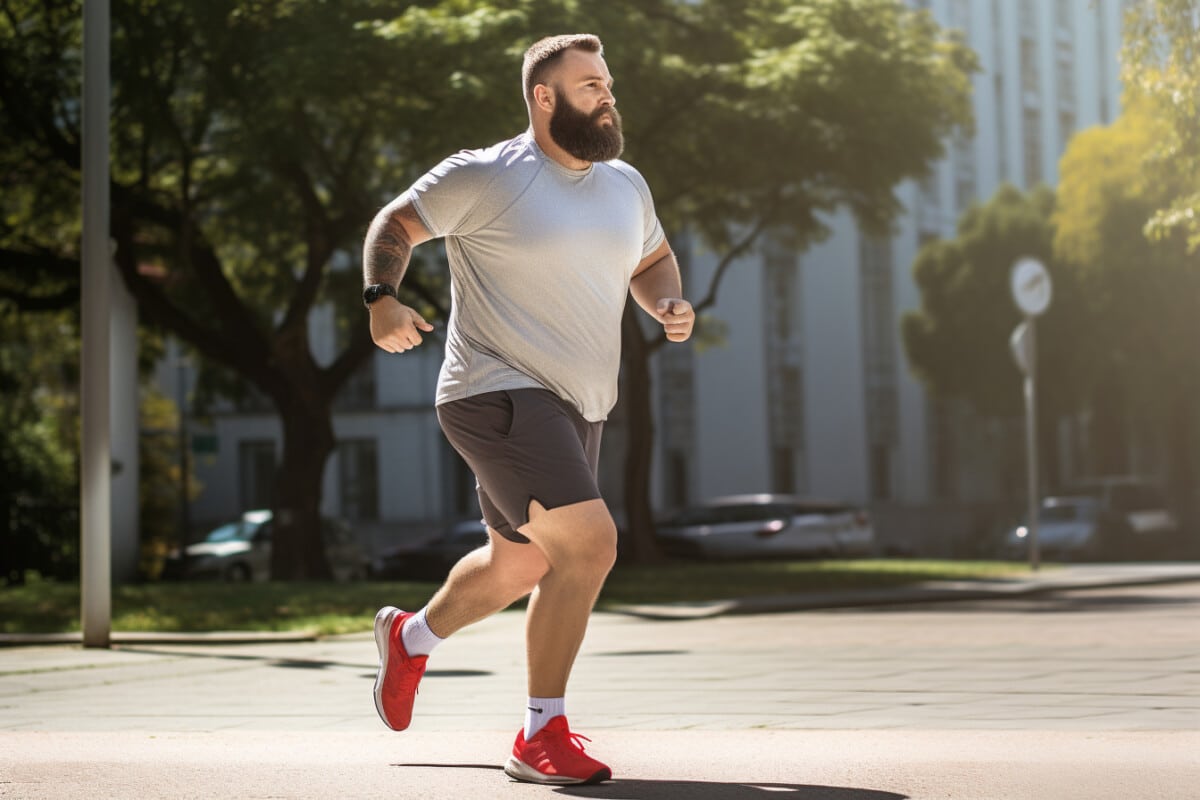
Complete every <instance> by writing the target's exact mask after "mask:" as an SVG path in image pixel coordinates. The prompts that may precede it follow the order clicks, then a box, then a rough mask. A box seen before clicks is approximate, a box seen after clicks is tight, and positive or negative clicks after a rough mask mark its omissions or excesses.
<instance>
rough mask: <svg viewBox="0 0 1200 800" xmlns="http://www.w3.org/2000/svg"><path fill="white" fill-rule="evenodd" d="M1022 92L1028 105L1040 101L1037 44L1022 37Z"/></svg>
mask: <svg viewBox="0 0 1200 800" xmlns="http://www.w3.org/2000/svg"><path fill="white" fill-rule="evenodd" d="M1021 90H1022V91H1023V92H1024V93H1025V102H1026V103H1030V102H1033V103H1036V102H1037V101H1038V65H1037V42H1035V41H1034V40H1033V39H1027V38H1025V37H1021Z"/></svg>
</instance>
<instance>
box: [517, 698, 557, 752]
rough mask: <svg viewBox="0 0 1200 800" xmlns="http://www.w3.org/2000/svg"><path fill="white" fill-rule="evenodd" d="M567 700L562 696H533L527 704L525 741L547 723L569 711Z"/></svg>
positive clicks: (535, 734)
mask: <svg viewBox="0 0 1200 800" xmlns="http://www.w3.org/2000/svg"><path fill="white" fill-rule="evenodd" d="M566 706H567V701H566V699H565V698H562V697H531V698H529V702H528V703H526V704H525V741H527V742H528V741H529V740H530V739H532V738H533V737H534V736H537V732H538V731H540V730H541V729H542V728H544V727H545V726H546V723H547V722H549V721H550V720H552V719H554V718H555V717H557V716H559V715H560V714H565V713H567V710H566Z"/></svg>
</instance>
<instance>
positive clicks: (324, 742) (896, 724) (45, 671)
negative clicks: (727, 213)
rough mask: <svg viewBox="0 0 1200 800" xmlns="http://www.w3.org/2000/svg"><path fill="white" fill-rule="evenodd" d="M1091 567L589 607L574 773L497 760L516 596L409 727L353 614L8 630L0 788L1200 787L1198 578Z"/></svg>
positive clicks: (927, 793)
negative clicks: (935, 599)
mask: <svg viewBox="0 0 1200 800" xmlns="http://www.w3.org/2000/svg"><path fill="white" fill-rule="evenodd" d="M1123 574H1124V575H1125V577H1129V576H1130V573H1128V572H1126V573H1123ZM1182 576H1183V573H1182V571H1176V572H1175V573H1173V575H1172V576H1168V577H1170V580H1172V581H1181V580H1183V577H1182ZM1060 577H1061V576H1060ZM1143 577H1145V576H1143ZM1164 579H1166V578H1164ZM1087 586H1089V587H1090V588H1077V589H1073V590H1059V591H1057V592H1049V591H1047V592H1043V593H1040V594H1029V593H1017V594H1013V595H1011V596H1009V597H1001V598H992V599H988V600H963V601H962V602H958V603H938V604H919V605H892V606H887V607H880V608H875V609H871V610H862V609H840V610H821V611H807V612H792V613H778V614H770V615H741V616H738V615H727V616H721V617H717V618H702V619H693V620H683V621H675V622H661V621H653V620H646V619H642V618H638V617H632V616H626V615H617V614H598V615H597V616H596V617H595V618H594V621H593V624H592V626H591V629H590V631H589V635H588V639H587V641H586V642H585V643H584V648H583V651H582V652H581V655H580V659H579V662H578V664H577V667H576V671H575V675H574V677H573V680H572V688H571V692H570V696H569V698H568V714H569V716H570V717H571V720H572V722H573V724H574V725H575V726H576V727H577V728H578V729H579V730H580V731H582V732H584V733H586V734H587V735H588V736H590V737H591V738H592V739H593V740H594V742H593V743H592V744H591V745H589V751H590V752H593V753H595V754H596V755H597V756H598V757H600V758H602V759H606V760H608V761H609V762H610V763H611V764H612V766H613V767H614V773H615V775H616V780H615V781H613V782H612V783H609V784H605V785H602V786H597V787H582V788H577V789H551V788H548V787H537V786H527V785H521V784H514V783H511V782H509V781H508V779H507V778H506V777H505V776H504V775H503V774H502V773H501V772H500V771H499V766H500V764H501V763H502V762H503V759H504V757H505V756H506V754H507V750H508V748H509V747H510V745H511V740H512V737H513V735H514V733H515V731H516V728H517V727H518V726H519V725H520V723H521V718H522V714H523V705H524V702H523V701H524V696H525V687H524V653H523V646H522V624H523V615H521V614H520V613H505V614H500V615H497V616H495V617H493V618H491V619H489V620H487V621H485V622H483V623H480V624H479V625H476V626H474V627H472V628H469V629H467V630H465V631H462V632H461V633H460V634H458V635H456V636H455V637H453V638H451V639H450V640H449V641H447V642H446V643H445V644H444V645H443V646H442V647H441V648H440V649H439V650H438V651H437V652H436V653H435V654H434V657H433V658H432V659H431V662H430V671H429V673H428V675H427V678H426V680H425V681H424V682H423V684H422V691H421V694H420V696H419V697H418V702H417V709H416V714H415V717H414V723H413V726H412V728H411V729H410V730H408V731H406V732H404V733H394V732H391V731H388V730H386V729H384V728H383V727H382V724H381V723H380V722H379V721H378V719H377V718H376V717H375V712H374V708H373V705H372V701H371V697H370V687H371V683H372V680H373V678H374V672H375V660H376V656H375V648H374V642H373V640H372V638H371V636H370V634H363V635H354V636H347V637H334V638H329V639H323V640H320V641H317V642H308V643H304V642H262V643H253V644H240V645H238V644H206V645H180V644H173V643H150V642H143V643H134V644H128V645H122V646H119V647H117V648H114V649H113V650H111V651H97V650H83V649H81V648H78V647H75V646H61V645H60V646H54V647H50V646H39V647H21V648H4V649H0V797H5V798H8V797H13V798H17V797H21V798H24V797H32V798H60V797H83V796H88V797H130V796H141V797H226V796H227V797H384V796H386V797H389V798H396V797H404V798H409V797H412V798H425V797H428V798H474V797H479V798H492V797H507V796H513V797H533V796H545V795H547V794H548V793H555V794H568V795H571V796H582V797H597V798H638V799H639V800H645V799H652V798H672V799H673V798H693V797H694V798H701V800H705V799H706V798H714V799H715V798H720V799H721V800H748V799H749V798H762V797H768V796H772V795H784V796H791V797H797V798H803V799H804V800H816V799H817V798H831V799H832V800H889V799H890V798H902V797H912V798H941V797H945V798H956V799H957V798H963V799H964V800H970V799H973V798H988V799H989V800H990V799H991V798H1039V799H1040V798H1050V799H1052V800H1058V799H1059V798H1063V799H1064V800H1066V799H1069V798H1085V797H1086V798H1123V799H1124V798H1139V799H1140V798H1172V799H1174V798H1179V799H1180V800H1183V798H1194V797H1197V796H1200V789H1198V787H1200V733H1198V731H1200V583H1196V582H1186V583H1185V582H1168V583H1160V584H1158V585H1145V586H1125V587H1118V586H1113V585H1100V586H1097V585H1096V584H1095V583H1094V582H1093V583H1091V584H1087ZM386 600H387V598H381V604H382V603H384V602H386Z"/></svg>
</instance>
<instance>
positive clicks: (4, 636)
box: [0, 630, 320, 647]
mask: <svg viewBox="0 0 1200 800" xmlns="http://www.w3.org/2000/svg"><path fill="white" fill-rule="evenodd" d="M319 638H320V634H318V633H317V631H315V630H302V631H202V632H198V633H157V632H151V633H143V632H139V631H114V632H113V633H112V634H110V635H109V640H110V641H111V643H112V644H279V643H288V642H315V641H317V639H319ZM50 644H73V645H77V644H83V634H82V633H81V632H79V631H73V632H70V633H0V647H19V646H28V645H50Z"/></svg>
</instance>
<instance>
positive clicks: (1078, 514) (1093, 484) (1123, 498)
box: [1004, 477, 1180, 560]
mask: <svg viewBox="0 0 1200 800" xmlns="http://www.w3.org/2000/svg"><path fill="white" fill-rule="evenodd" d="M1179 530H1180V529H1179V523H1178V522H1177V521H1176V519H1175V516H1174V515H1173V514H1172V513H1171V511H1170V510H1169V509H1168V508H1167V502H1166V499H1165V498H1164V497H1163V494H1162V491H1161V489H1159V487H1158V486H1157V485H1156V484H1154V483H1153V482H1150V481H1146V480H1144V479H1140V478H1136V477H1109V478H1096V479H1092V480H1088V481H1080V482H1077V483H1076V484H1074V485H1073V486H1071V488H1070V490H1069V494H1063V495H1057V496H1054V497H1047V498H1045V499H1044V500H1042V504H1041V507H1040V510H1039V511H1038V535H1037V537H1038V550H1039V551H1040V552H1041V553H1042V554H1044V555H1046V556H1048V557H1059V558H1064V559H1074V560H1080V559H1085V560H1092V559H1114V558H1115V559H1141V558H1155V557H1161V556H1164V555H1166V556H1169V555H1173V554H1177V551H1178V549H1179V546H1180V542H1179ZM1004 544H1005V551H1006V552H1005V555H1007V556H1009V557H1016V558H1022V557H1024V556H1026V555H1028V553H1029V529H1028V526H1027V525H1025V524H1020V525H1017V526H1016V527H1014V528H1013V529H1011V530H1010V531H1009V532H1008V535H1007V537H1006V540H1005V543H1004Z"/></svg>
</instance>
